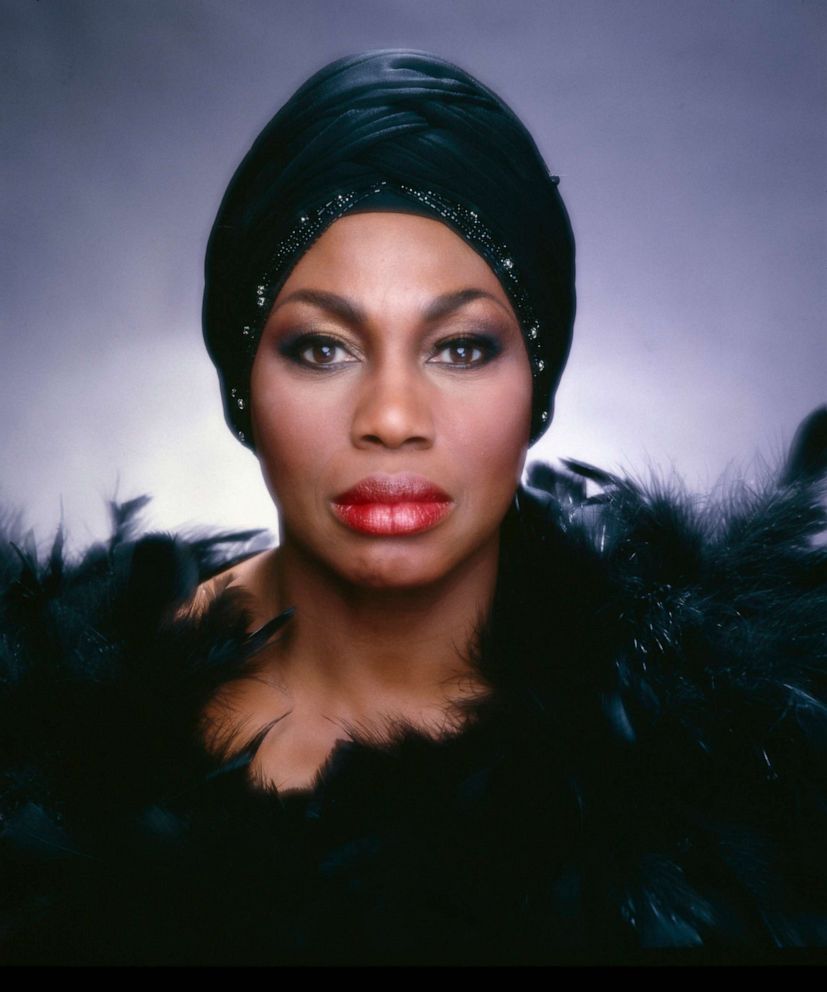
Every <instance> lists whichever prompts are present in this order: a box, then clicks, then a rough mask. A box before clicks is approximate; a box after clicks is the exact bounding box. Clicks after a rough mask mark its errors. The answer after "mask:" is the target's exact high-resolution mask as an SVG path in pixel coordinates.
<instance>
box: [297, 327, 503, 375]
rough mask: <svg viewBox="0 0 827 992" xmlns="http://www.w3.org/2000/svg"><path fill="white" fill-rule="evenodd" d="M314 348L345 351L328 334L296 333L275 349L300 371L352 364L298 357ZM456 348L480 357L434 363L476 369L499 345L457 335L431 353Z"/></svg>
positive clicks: (487, 339) (483, 337) (488, 339)
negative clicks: (473, 351) (472, 351)
mask: <svg viewBox="0 0 827 992" xmlns="http://www.w3.org/2000/svg"><path fill="white" fill-rule="evenodd" d="M314 345H315V346H318V345H329V346H330V347H332V348H342V349H344V350H347V348H346V346H345V345H344V344H343V343H342V342H341V341H340V340H339V339H338V338H335V337H332V336H331V335H329V334H300V335H298V336H297V337H295V338H291V339H288V340H287V341H284V342H283V343H282V344H281V345H280V346H279V351H280V352H281V354H282V355H284V356H285V357H286V358H288V359H289V360H290V361H291V362H294V363H295V364H296V365H300V366H301V367H302V368H306V369H311V370H312V371H314V372H327V371H332V370H335V369H338V368H341V367H342V366H343V365H351V364H353V363H352V362H328V363H319V362H308V361H306V360H305V359H304V358H302V357H301V356H302V352H304V351H307V349H308V348H310V347H313V346H314ZM457 346H460V347H467V348H472V349H478V350H480V351H481V352H482V358H480V359H479V360H478V361H476V362H464V363H463V362H436V363H435V364H437V365H444V366H446V367H448V368H453V369H477V368H481V367H482V366H483V365H487V364H488V363H489V362H490V361H493V359H495V358H496V357H497V355H499V353H500V351H501V350H502V349H501V347H500V345H499V342H497V341H496V340H495V339H494V338H492V337H489V336H488V335H485V334H470V335H469V334H461V335H458V336H457V337H455V338H448V339H447V340H445V341H441V342H440V343H439V344H438V345H437V347H436V349H435V354H440V353H441V352H443V351H445V350H446V348H451V347H457Z"/></svg>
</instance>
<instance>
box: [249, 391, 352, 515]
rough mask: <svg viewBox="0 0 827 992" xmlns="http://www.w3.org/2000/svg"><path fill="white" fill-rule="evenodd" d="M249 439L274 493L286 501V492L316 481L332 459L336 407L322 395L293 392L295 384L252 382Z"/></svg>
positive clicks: (337, 441)
mask: <svg viewBox="0 0 827 992" xmlns="http://www.w3.org/2000/svg"><path fill="white" fill-rule="evenodd" d="M251 394H252V407H251V418H252V423H253V438H254V441H255V445H256V452H257V455H258V458H259V461H260V463H261V466H262V470H263V471H264V474H265V476H266V478H267V482H268V486H269V488H270V491H271V493H272V495H273V496H274V497H275V496H278V497H279V501H280V502H281V501H284V500H287V501H289V498H290V493H291V492H294V491H297V489H299V488H306V487H307V486H308V485H312V484H313V482H314V480H317V479H318V478H319V476H320V473H321V468H322V466H323V465H324V464H326V463H327V462H328V461H329V459H330V458H331V457H332V456H333V454H334V452H335V448H336V445H337V444H340V443H341V441H340V438H339V434H340V431H339V420H340V419H341V418H337V417H336V411H335V409H329V408H328V406H327V405H325V404H324V403H323V402H321V399H322V397H320V391H319V390H318V389H317V390H307V389H301V388H296V385H295V383H294V382H290V381H282V382H279V381H278V380H276V381H273V380H272V379H271V381H269V382H268V383H267V384H266V386H264V387H263V388H261V387H260V386H259V385H258V384H257V383H256V381H255V378H253V380H252V383H251Z"/></svg>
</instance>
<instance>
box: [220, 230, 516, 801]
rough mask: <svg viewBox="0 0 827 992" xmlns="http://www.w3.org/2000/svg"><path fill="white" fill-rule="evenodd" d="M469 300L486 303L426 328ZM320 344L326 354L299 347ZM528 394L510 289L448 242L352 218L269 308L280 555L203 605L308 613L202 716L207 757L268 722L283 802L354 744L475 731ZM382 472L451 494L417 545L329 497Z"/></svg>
mask: <svg viewBox="0 0 827 992" xmlns="http://www.w3.org/2000/svg"><path fill="white" fill-rule="evenodd" d="M461 290H472V291H474V292H472V293H466V294H465V296H464V297H462V298H460V299H457V298H456V296H454V297H453V298H452V299H453V302H454V306H453V307H450V308H449V307H448V306H447V305H443V306H442V311H443V312H442V313H441V314H436V313H432V314H431V316H430V318H428V317H427V316H426V315H425V311H426V309H427V308H428V307H429V306H430V307H433V305H434V304H435V302H437V301H438V300H439V298H441V297H442V298H443V300H442V302H443V304H445V303H446V300H448V299H449V297H448V296H447V295H446V294H456V293H457V291H461ZM310 291H312V292H313V293H315V294H316V296H315V298H314V299H311V298H310V297H309V295H308V293H309V292H310ZM321 293H325V294H335V296H336V297H339V298H340V300H341V298H345V299H346V300H347V301H349V303H350V309H351V312H350V313H346V312H344V311H343V310H342V307H341V305H339V306H338V307H336V306H335V305H333V304H331V302H330V300H331V297H330V296H328V297H322V296H319V295H318V294H321ZM302 294H304V296H302ZM306 334H317V335H318V334H320V335H324V338H327V339H328V340H324V339H318V338H316V339H312V340H311V339H307V338H304V339H303V340H302V341H301V342H300V343H298V344H296V343H295V339H296V337H297V335H306ZM480 335H482V336H483V337H482V338H480V337H479V336H480ZM462 336H464V337H466V338H467V337H468V336H475V338H476V340H474V341H466V342H457V341H456V338H457V337H462ZM330 338H333V339H335V341H330V340H329V339H330ZM489 340H490V341H491V342H493V350H492V349H491V348H489V345H488V343H486V342H487V341H489ZM297 359H298V360H297ZM531 393H532V378H531V370H530V365H529V358H528V354H527V352H526V348H525V344H524V342H523V338H522V334H521V333H520V328H519V323H518V321H517V318H516V316H515V314H514V311H513V309H512V307H511V304H510V303H509V300H508V298H507V296H506V294H505V292H504V290H503V288H502V286H501V285H500V283H499V281H498V279H497V277H496V276H495V275H494V273H493V271H492V270H491V269H490V268H489V267H488V265H487V263H486V262H485V261H484V260H483V259H482V257H481V256H479V255H478V254H477V253H476V252H475V251H474V250H473V249H472V248H470V246H468V245H467V243H466V242H465V241H463V240H462V238H460V237H459V236H458V235H457V234H455V233H454V232H453V231H452V230H451V229H450V228H449V227H447V226H446V225H444V224H442V223H440V222H438V221H436V220H432V219H429V218H426V217H421V216H418V215H411V214H404V213H362V214H358V213H357V214H349V215H347V216H345V217H343V218H340V219H339V220H337V221H336V222H334V223H333V224H332V225H331V226H330V227H329V228H328V229H327V230H326V231H325V233H324V234H323V235H322V236H321V237H320V238H319V239H318V241H316V242H315V244H314V245H313V246H312V247H311V248H310V249H309V250H308V251H307V252H306V253H305V255H304V256H303V257H302V258H301V260H300V261H299V262H298V264H297V265H296V267H295V268H294V269H293V271H292V273H291V275H290V277H289V279H288V280H287V282H286V283H285V285H284V287H283V288H282V290H281V292H280V294H279V296H278V298H277V299H276V301H275V303H274V306H273V310H272V311H271V314H270V316H269V319H268V322H267V324H266V326H265V328H264V331H263V334H262V338H261V342H260V345H259V348H258V351H257V354H256V359H255V362H254V365H253V369H252V379H251V418H252V425H253V437H254V441H255V445H256V452H257V454H258V457H259V461H260V465H261V471H262V475H263V477H264V481H265V483H266V485H267V487H268V489H269V491H270V493H271V495H272V497H273V501H274V503H275V505H276V508H277V510H278V514H279V522H280V534H281V543H280V545H279V546H278V547H277V548H275V549H272V550H270V551H266V552H264V553H262V554H260V555H257V556H255V557H253V558H251V559H249V560H248V561H246V562H244V563H243V564H242V565H241V566H239V567H236V568H234V569H233V570H232V572H231V573H225V574H224V575H221V576H218V577H217V578H215V579H213V580H212V581H211V582H210V583H209V584H208V585H206V586H205V587H204V588H202V589H201V590H200V594H201V599H202V601H203V597H204V596H205V595H206V596H207V597H208V598H209V594H210V593H213V594H214V593H215V592H216V591H217V589H219V588H223V586H225V585H226V584H227V583H228V582H230V583H232V584H234V585H238V586H241V588H242V589H243V590H244V591H245V592H246V593H247V594H248V596H249V603H250V611H251V620H252V623H251V628H250V629H251V630H252V629H255V628H257V627H258V626H260V625H261V624H263V623H265V622H266V621H267V620H268V619H270V618H271V617H273V616H274V615H275V614H276V613H278V612H279V611H281V610H283V609H284V608H286V607H287V606H294V607H295V608H296V613H295V615H294V617H293V619H292V620H291V621H290V622H289V624H288V625H287V626H286V627H285V628H284V631H283V633H282V634H281V635H280V636H279V637H278V638H277V639H276V641H275V642H274V643H273V644H271V645H270V646H269V647H268V648H267V649H266V650H265V651H264V652H262V654H261V655H260V656H258V657H257V659H256V661H255V668H254V669H251V670H250V672H249V676H248V677H246V678H243V679H241V680H238V681H236V682H233V683H231V684H229V685H227V686H224V687H223V688H222V689H221V690H220V691H219V693H218V694H217V695H216V697H215V698H214V699H213V701H212V702H211V703H210V705H209V706H208V707H207V709H206V710H205V713H204V718H205V719H204V726H205V736H206V739H207V740H208V742H209V744H210V746H211V747H213V748H215V749H216V750H219V751H221V753H224V754H226V753H229V752H231V751H233V750H235V749H236V748H238V747H240V746H242V745H243V744H245V743H247V742H248V741H249V739H250V738H251V737H252V736H253V735H254V734H255V733H256V732H257V731H259V730H260V729H261V728H263V727H264V726H266V725H271V729H270V730H269V732H268V734H267V736H266V737H265V739H264V742H263V744H262V745H261V747H260V749H259V751H258V753H257V755H256V758H255V759H254V761H253V763H252V765H251V770H250V771H251V775H252V776H253V778H254V780H255V781H256V782H257V783H258V784H260V785H261V786H262V787H264V788H268V787H270V786H273V785H275V786H276V787H277V788H278V789H279V790H280V791H282V792H287V791H291V790H293V789H306V788H310V787H311V785H312V784H313V779H314V776H315V775H316V773H317V771H318V770H319V768H320V767H321V766H322V764H323V763H324V761H325V760H326V758H328V757H329V755H330V752H331V750H332V749H333V747H334V746H335V744H336V742H337V741H338V740H341V739H346V738H347V737H349V736H351V735H352V734H354V733H359V732H361V733H364V734H368V735H373V737H374V738H377V737H378V738H381V737H383V735H384V734H385V733H389V732H390V728H391V724H392V721H394V720H399V719H404V720H407V721H409V722H410V723H412V724H414V725H415V726H416V727H417V728H418V729H420V730H424V731H427V732H429V733H432V734H434V735H440V734H444V733H450V732H452V731H453V730H455V729H456V728H457V727H458V726H460V725H461V708H460V707H458V705H457V704H458V703H460V702H461V701H462V700H464V699H468V698H469V697H472V696H475V695H479V694H480V693H484V692H485V687H484V686H482V685H481V684H480V683H479V681H478V679H476V678H475V677H474V671H473V665H472V664H471V662H470V660H469V654H468V652H469V650H470V649H471V646H472V644H473V637H474V632H475V627H476V625H477V624H478V623H479V622H480V621H481V620H482V618H483V617H484V616H485V615H486V614H487V611H488V609H489V607H490V604H491V600H492V597H493V594H494V586H495V580H496V572H497V562H498V557H499V528H500V525H501V523H502V520H503V517H504V516H505V514H506V512H507V510H508V508H509V505H510V503H511V501H512V499H513V496H514V492H515V489H516V487H517V484H518V483H519V480H520V477H521V473H522V470H523V466H524V464H525V458H526V454H527V451H528V440H529V432H530V422H531ZM374 472H387V473H397V472H415V473H418V474H420V475H423V476H425V477H426V478H428V479H429V480H430V481H431V482H433V483H435V484H436V485H437V486H439V487H440V488H441V489H443V490H444V491H445V492H447V493H448V495H449V496H450V497H452V499H453V501H454V502H453V506H452V509H451V512H449V513H448V515H447V516H446V517H444V518H443V519H442V520H440V522H439V523H438V524H437V525H436V526H435V527H433V528H432V529H430V530H427V531H424V532H421V533H418V534H406V535H396V536H377V535H368V534H362V533H357V532H355V531H353V530H351V529H349V528H348V527H347V526H345V525H344V524H343V523H342V522H341V521H340V520H339V519H338V518H337V517H336V515H335V514H334V513H333V511H332V509H331V500H332V499H333V498H334V497H335V496H337V495H338V494H339V493H341V492H343V491H344V490H346V489H348V488H350V487H351V486H353V485H354V484H355V483H356V482H358V481H359V480H361V479H363V478H364V477H365V476H367V475H369V474H372V473H374Z"/></svg>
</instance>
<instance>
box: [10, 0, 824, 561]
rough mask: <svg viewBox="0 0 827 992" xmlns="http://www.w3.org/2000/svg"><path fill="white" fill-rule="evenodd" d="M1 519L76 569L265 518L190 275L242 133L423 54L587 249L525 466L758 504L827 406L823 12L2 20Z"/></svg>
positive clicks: (358, 11) (97, 15) (334, 6)
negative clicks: (532, 141)
mask: <svg viewBox="0 0 827 992" xmlns="http://www.w3.org/2000/svg"><path fill="white" fill-rule="evenodd" d="M0 12H1V16H2V24H0V38H2V42H0V44H2V48H3V52H2V69H1V70H0V71H2V73H3V75H4V76H5V79H4V94H5V100H4V113H3V119H2V127H3V153H4V154H3V170H4V180H5V183H4V192H5V196H4V197H3V207H2V217H3V243H2V253H3V265H2V276H1V277H0V278H2V300H3V326H2V368H0V425H2V427H1V428H0V429H2V449H0V450H2V468H3V471H2V476H0V499H2V500H4V501H5V502H6V503H7V504H8V505H10V506H12V507H20V508H22V509H23V510H24V511H25V514H26V519H27V521H28V522H29V523H31V524H32V525H33V526H34V528H35V531H36V533H37V535H38V537H39V538H40V540H41V541H44V540H45V539H47V538H48V537H49V536H50V535H51V531H52V529H53V528H54V527H55V526H56V524H57V521H58V519H59V515H60V512H61V504H62V507H63V511H64V514H65V519H66V521H67V523H68V525H69V527H70V535H71V542H70V545H71V546H73V547H75V548H77V547H79V546H80V545H82V544H84V543H85V542H86V541H87V540H88V539H89V538H90V536H92V535H95V536H99V535H102V534H103V533H104V532H105V528H106V515H105V500H106V499H107V498H108V497H111V496H113V495H116V496H118V497H119V498H121V499H126V498H129V497H132V496H135V495H138V494H139V493H142V492H150V493H152V494H153V500H152V503H151V505H150V507H149V508H148V510H147V513H146V520H147V523H148V525H151V526H155V527H162V528H176V527H180V526H182V525H189V524H196V523H209V524H212V523H216V524H229V525H233V526H234V525H244V526H247V525H261V526H265V527H270V528H271V529H273V530H275V513H274V511H273V509H272V505H271V504H270V501H269V497H268V495H267V493H266V491H265V489H264V485H263V483H262V481H261V479H260V476H259V473H258V465H257V462H256V461H255V458H254V457H253V456H252V455H251V454H250V453H249V452H247V451H246V450H245V449H243V448H242V447H241V446H240V445H239V444H238V443H237V442H236V441H235V440H234V439H233V438H232V436H231V435H230V433H229V431H228V430H227V428H226V427H225V426H224V422H223V419H222V414H221V404H220V399H219V395H218V390H217V385H216V380H215V374H214V372H213V369H212V366H211V365H210V363H209V361H208V359H207V357H206V354H205V353H204V351H203V347H202V344H201V339H200V326H199V320H200V294H201V288H202V276H201V266H202V258H203V248H204V243H205V239H206V236H207V232H208V230H209V227H210V224H211V222H212V218H213V216H214V213H215V210H216V208H217V205H218V201H219V199H220V196H221V194H222V192H223V188H224V185H225V183H226V181H227V180H228V178H229V176H230V174H231V172H232V170H233V169H234V167H235V165H236V164H237V162H238V160H239V158H240V156H241V154H242V152H243V151H244V150H246V147H247V146H248V144H249V142H250V140H251V139H252V137H253V136H254V135H255V133H256V132H257V130H258V129H259V128H260V127H261V126H262V125H263V124H264V123H265V122H266V121H267V120H268V118H269V117H270V115H271V114H272V113H273V112H274V111H275V110H276V109H277V108H278V107H279V106H280V105H281V104H282V103H283V102H284V100H286V99H287V98H288V96H289V95H290V94H291V93H292V92H293V90H294V89H295V87H296V86H298V85H299V84H300V83H301V82H302V81H303V80H304V79H305V78H306V77H307V76H309V75H310V74H311V72H314V71H315V70H316V69H318V68H320V67H321V66H322V65H324V64H325V63H326V62H328V61H330V60H331V59H333V58H336V57H338V56H340V55H345V54H349V53H352V52H355V51H358V50H361V49H365V48H374V47H386V46H396V45H399V46H411V47H415V48H424V49H429V50H432V51H434V52H435V53H437V54H439V55H442V56H444V57H447V58H449V59H451V60H453V61H455V62H458V63H459V64H461V65H463V66H464V67H465V68H467V69H468V70H469V71H471V72H472V73H473V74H474V75H476V76H478V77H479V78H480V79H481V80H482V81H483V82H486V83H487V84H489V85H490V86H492V87H493V88H494V89H495V90H496V91H497V92H498V93H500V95H501V96H502V97H503V98H504V99H505V100H506V101H507V102H509V103H510V104H511V105H512V106H513V107H514V109H515V110H516V111H517V113H518V114H520V115H521V116H522V118H523V120H524V121H525V122H526V124H527V125H528V127H529V129H530V130H531V131H532V132H533V134H534V135H535V137H536V139H537V143H538V145H539V147H540V149H541V151H542V152H543V154H544V156H545V158H546V160H547V162H548V164H549V166H550V167H551V168H552V169H553V171H555V172H557V173H558V174H559V175H560V176H561V177H562V184H561V191H562V192H563V194H564V197H565V200H566V203H567V205H568V207H569V210H570V213H571V216H572V219H573V224H574V228H575V233H576V235H577V238H578V266H579V279H578V291H579V311H578V319H577V325H576V329H575V344H574V349H573V351H572V356H571V359H570V363H569V367H568V370H567V372H566V375H565V377H564V379H563V384H562V387H561V389H560V392H559V394H558V404H557V416H556V419H555V422H554V424H553V425H552V427H551V429H550V430H549V432H548V434H547V435H546V437H545V438H544V439H543V440H542V441H541V442H540V443H539V444H538V445H536V446H535V447H534V448H533V449H532V451H531V452H530V455H529V457H530V459H533V458H545V459H550V460H553V459H556V458H558V457H560V456H572V457H577V458H580V459H584V460H587V461H592V462H595V463H597V464H600V465H603V466H605V467H607V468H610V469H617V468H621V467H623V468H625V469H627V470H630V471H633V472H636V473H646V472H647V471H648V470H649V468H650V467H657V469H658V470H659V471H660V472H661V473H667V474H668V473H669V472H670V471H672V469H673V468H674V469H675V470H677V472H679V473H680V474H681V475H683V476H684V477H685V478H686V480H687V483H688V484H689V485H690V486H691V487H693V488H696V489H701V490H706V489H709V488H710V487H711V486H713V484H714V483H715V481H716V479H717V478H718V477H719V476H720V474H721V473H722V472H724V471H725V470H727V471H728V472H729V476H731V475H732V473H733V471H738V472H743V473H745V474H746V475H747V477H748V478H750V479H756V478H758V477H760V474H761V472H762V471H764V470H765V466H766V463H772V462H773V461H774V460H775V459H777V458H778V456H779V453H780V452H781V450H782V449H783V447H784V445H785V444H786V443H787V442H788V441H789V440H790V438H791V436H792V433H793V431H794V429H795V426H796V425H797V423H798V422H799V420H800V418H801V417H802V416H803V415H804V414H806V413H807V412H808V411H809V410H810V409H811V408H812V407H814V406H815V405H817V404H819V403H821V402H823V401H824V398H825V385H826V384H827V378H825V349H826V348H827V345H825V336H824V316H825V279H824V275H825V262H826V261H827V259H826V258H825V255H826V254H827V251H826V250H825V242H826V241H827V237H826V236H825V231H826V230H827V218H826V217H825V158H826V157H825V150H826V148H827V117H825V114H824V110H825V95H826V91H827V85H826V82H827V71H826V70H825V42H826V41H827V3H825V2H823V0H545V2H541V0H508V2H505V0H454V2H446V0H415V2H413V0H339V2H334V0H301V2H299V0H295V2H287V0H39V2H36V0H3V2H2V4H1V5H0Z"/></svg>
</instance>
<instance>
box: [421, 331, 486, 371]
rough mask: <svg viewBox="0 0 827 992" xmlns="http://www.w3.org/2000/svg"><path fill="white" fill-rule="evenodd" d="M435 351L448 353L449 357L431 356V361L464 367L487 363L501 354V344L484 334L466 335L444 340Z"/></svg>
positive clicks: (442, 353)
mask: <svg viewBox="0 0 827 992" xmlns="http://www.w3.org/2000/svg"><path fill="white" fill-rule="evenodd" d="M435 351H436V354H437V355H447V358H446V359H443V360H437V359H434V358H431V359H429V361H430V362H433V363H434V364H436V365H447V366H451V367H453V368H460V369H463V368H476V367H477V366H480V365H486V364H487V363H488V362H490V361H491V359H492V358H496V356H497V355H498V354H499V352H500V346H499V344H498V343H497V342H496V341H495V340H494V339H493V338H489V337H486V336H484V335H476V336H473V337H469V336H467V335H466V336H463V337H458V338H451V339H450V340H449V341H442V342H441V343H440V344H438V345H437V347H436V349H435Z"/></svg>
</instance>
